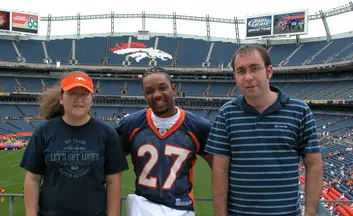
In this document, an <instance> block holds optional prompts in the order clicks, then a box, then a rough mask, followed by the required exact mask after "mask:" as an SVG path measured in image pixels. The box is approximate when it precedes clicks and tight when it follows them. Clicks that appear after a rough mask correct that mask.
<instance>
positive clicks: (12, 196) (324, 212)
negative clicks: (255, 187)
mask: <svg viewBox="0 0 353 216" xmlns="http://www.w3.org/2000/svg"><path fill="white" fill-rule="evenodd" d="M1 196H3V197H6V198H8V201H9V216H14V215H15V214H14V213H15V208H14V202H15V198H18V197H21V198H23V197H24V195H23V194H0V197H1ZM124 201H126V197H122V198H121V199H120V206H121V208H120V215H122V213H123V202H124ZM195 201H199V202H212V199H211V198H197V199H195ZM304 202H305V200H300V203H301V204H302V205H304ZM323 203H342V204H347V203H353V200H320V206H319V208H318V216H327V215H330V213H329V212H328V210H327V209H326V208H325V207H324V206H323Z"/></svg>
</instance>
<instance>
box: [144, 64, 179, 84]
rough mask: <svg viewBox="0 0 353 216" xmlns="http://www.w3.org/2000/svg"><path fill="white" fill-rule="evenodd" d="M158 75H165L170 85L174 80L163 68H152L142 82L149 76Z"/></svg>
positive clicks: (145, 74)
mask: <svg viewBox="0 0 353 216" xmlns="http://www.w3.org/2000/svg"><path fill="white" fill-rule="evenodd" d="M156 73H160V74H163V75H164V76H165V77H166V78H167V79H168V80H169V82H170V83H172V78H171V77H170V75H169V74H168V73H167V70H166V69H164V68H161V67H153V68H150V69H148V70H147V71H146V72H145V73H144V74H143V76H142V81H143V80H144V79H145V78H146V77H148V76H149V75H152V74H156Z"/></svg>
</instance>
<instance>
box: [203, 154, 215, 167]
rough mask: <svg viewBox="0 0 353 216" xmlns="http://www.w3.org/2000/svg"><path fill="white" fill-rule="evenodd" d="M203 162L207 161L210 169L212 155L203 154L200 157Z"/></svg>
mask: <svg viewBox="0 0 353 216" xmlns="http://www.w3.org/2000/svg"><path fill="white" fill-rule="evenodd" d="M200 156H201V157H202V158H203V159H204V160H205V161H207V163H208V165H209V166H210V168H211V169H212V162H213V155H212V154H204V155H200Z"/></svg>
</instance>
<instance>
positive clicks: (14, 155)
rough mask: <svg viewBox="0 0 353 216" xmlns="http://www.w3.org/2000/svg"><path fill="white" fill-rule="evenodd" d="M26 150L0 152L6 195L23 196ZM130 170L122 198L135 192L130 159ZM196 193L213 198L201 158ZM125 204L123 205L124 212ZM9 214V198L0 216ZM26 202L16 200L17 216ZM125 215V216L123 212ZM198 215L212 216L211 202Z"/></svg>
mask: <svg viewBox="0 0 353 216" xmlns="http://www.w3.org/2000/svg"><path fill="white" fill-rule="evenodd" d="M23 152H24V150H23V149H22V150H16V151H0V188H5V190H6V191H5V193H11V194H21V193H22V188H23V177H24V174H25V171H24V170H23V169H22V168H20V167H19V165H18V164H19V162H20V160H21V157H22V154H23ZM129 164H130V165H129V166H130V169H129V170H128V171H125V172H123V174H122V196H123V197H126V196H127V194H129V193H133V192H134V182H135V177H134V173H133V169H132V165H131V160H130V159H129ZM194 180H195V184H194V193H195V198H196V199H197V198H211V170H210V168H209V167H208V165H207V163H206V162H205V161H204V160H203V159H201V158H199V159H198V160H197V162H196V167H195V171H194ZM124 207H125V203H123V210H124ZM8 214H9V203H8V198H7V199H6V201H5V202H4V203H0V216H7V215H8ZM24 215H25V211H24V202H23V199H22V198H16V199H15V216H24ZM123 215H125V213H124V211H123ZM196 215H202V216H212V215H213V208H212V203H211V202H209V201H208V202H206V201H202V202H201V201H197V202H196Z"/></svg>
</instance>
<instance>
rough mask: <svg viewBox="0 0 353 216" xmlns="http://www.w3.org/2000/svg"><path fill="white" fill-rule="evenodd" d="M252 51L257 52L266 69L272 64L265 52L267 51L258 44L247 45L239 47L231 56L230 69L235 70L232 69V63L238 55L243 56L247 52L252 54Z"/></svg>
mask: <svg viewBox="0 0 353 216" xmlns="http://www.w3.org/2000/svg"><path fill="white" fill-rule="evenodd" d="M253 51H258V52H259V53H260V55H261V58H262V60H263V61H264V63H265V66H266V67H268V66H270V65H271V64H272V63H271V57H270V54H269V53H268V52H267V50H266V49H265V48H264V47H262V46H260V45H258V44H248V45H243V46H241V47H240V48H239V49H237V51H236V52H235V53H234V55H233V59H232V68H233V71H235V68H234V62H235V58H236V57H237V56H238V55H244V54H247V53H249V52H253Z"/></svg>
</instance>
